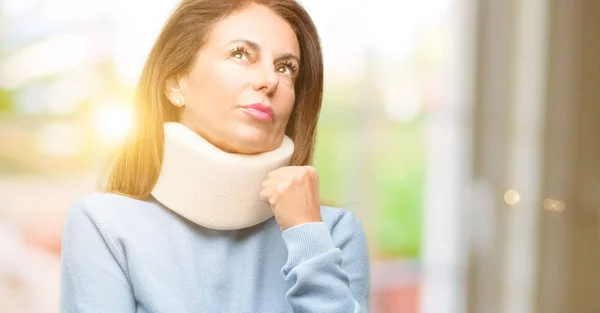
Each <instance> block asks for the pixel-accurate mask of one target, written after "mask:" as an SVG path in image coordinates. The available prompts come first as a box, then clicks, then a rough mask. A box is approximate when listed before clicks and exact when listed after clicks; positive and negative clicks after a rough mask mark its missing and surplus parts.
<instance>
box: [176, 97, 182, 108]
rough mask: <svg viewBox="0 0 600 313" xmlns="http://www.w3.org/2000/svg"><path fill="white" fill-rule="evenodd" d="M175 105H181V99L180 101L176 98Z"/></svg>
mask: <svg viewBox="0 0 600 313" xmlns="http://www.w3.org/2000/svg"><path fill="white" fill-rule="evenodd" d="M175 105H176V106H178V107H180V106H182V105H183V101H181V99H177V100H175Z"/></svg>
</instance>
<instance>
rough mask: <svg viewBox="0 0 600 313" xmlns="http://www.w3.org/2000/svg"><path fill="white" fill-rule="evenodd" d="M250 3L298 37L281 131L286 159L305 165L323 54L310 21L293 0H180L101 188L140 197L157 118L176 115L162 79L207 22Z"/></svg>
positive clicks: (180, 65) (147, 182)
mask: <svg viewBox="0 0 600 313" xmlns="http://www.w3.org/2000/svg"><path fill="white" fill-rule="evenodd" d="M251 3H257V4H261V5H265V6H267V7H269V8H270V9H271V10H273V11H274V12H275V13H276V14H278V15H279V16H281V17H282V18H283V19H284V20H286V21H287V22H288V23H289V24H290V26H291V27H292V29H293V30H294V32H295V33H296V37H297V39H298V43H299V45H300V53H301V56H302V63H301V66H300V73H299V75H298V78H297V80H296V83H295V89H296V102H295V104H294V109H293V111H292V114H291V116H290V120H289V122H288V125H287V128H286V130H285V132H286V135H287V136H289V137H290V138H291V139H292V140H293V141H294V144H295V151H294V154H293V155H292V160H291V165H309V164H311V162H312V155H313V151H314V144H315V136H316V125H317V119H318V116H319V112H320V110H321V102H322V97H323V57H322V52H321V43H320V40H319V36H318V33H317V30H316V27H315V25H314V23H313V21H312V19H311V18H310V16H309V15H308V13H307V12H306V11H305V9H304V8H303V7H302V6H301V5H300V4H299V3H298V2H296V1H295V0H183V1H182V2H181V3H180V4H179V6H178V7H177V8H176V9H175V11H174V12H173V14H172V15H171V17H170V18H169V19H168V20H167V22H166V24H165V25H164V27H163V29H162V31H161V33H160V35H159V37H158V39H157V40H156V43H155V44H154V46H153V48H152V50H151V52H150V54H149V56H148V59H147V61H146V64H145V65H144V69H143V71H142V75H141V78H140V82H139V86H138V94H137V99H136V108H135V109H136V112H135V124H134V130H133V132H132V133H131V136H130V138H129V140H127V142H126V143H125V144H124V146H123V147H122V149H120V151H119V153H118V154H117V155H116V158H115V160H114V163H112V167H111V169H110V172H109V176H108V180H107V182H106V188H105V189H106V191H107V192H112V193H118V194H123V195H127V196H130V197H133V198H138V199H143V198H145V197H147V196H148V195H149V194H150V192H151V191H152V189H153V188H154V185H155V183H156V181H157V179H158V175H159V173H160V169H161V166H162V156H163V149H164V146H163V144H164V143H163V141H164V134H163V124H164V123H165V122H169V121H178V120H179V111H178V109H177V108H176V107H175V106H174V105H172V104H171V103H170V102H169V100H168V99H167V97H166V95H165V83H166V81H167V80H168V79H170V78H173V77H177V76H178V75H182V74H185V73H187V71H188V70H189V69H190V66H191V64H192V63H193V61H194V58H195V56H196V54H197V52H198V51H199V50H200V49H201V48H202V46H203V45H204V44H205V42H206V41H207V39H208V36H209V34H210V31H211V30H212V28H213V26H214V25H215V24H216V23H217V22H218V21H220V20H222V19H224V18H226V17H227V16H229V15H231V14H233V13H235V12H237V11H239V10H242V9H243V8H245V7H246V6H248V5H249V4H251Z"/></svg>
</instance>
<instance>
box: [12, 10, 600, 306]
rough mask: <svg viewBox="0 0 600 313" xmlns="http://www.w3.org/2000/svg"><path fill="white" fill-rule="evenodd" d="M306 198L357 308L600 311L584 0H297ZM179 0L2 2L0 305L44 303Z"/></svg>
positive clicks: (594, 121)
mask: <svg viewBox="0 0 600 313" xmlns="http://www.w3.org/2000/svg"><path fill="white" fill-rule="evenodd" d="M301 2H302V3H303V4H304V5H305V7H306V8H307V10H308V11H309V13H311V15H312V16H313V18H314V20H315V22H316V24H317V27H318V28H319V31H320V34H321V37H322V41H323V47H324V54H325V66H326V85H325V99H324V105H323V111H322V114H321V119H320V124H319V129H318V139H317V149H316V155H315V166H316V167H317V169H318V171H319V173H320V178H321V195H322V197H323V200H324V201H326V202H328V203H333V204H335V205H338V206H341V207H345V208H348V209H351V210H353V211H354V212H355V213H356V214H357V215H358V216H359V218H360V219H361V220H362V221H363V224H364V226H365V229H366V231H367V235H368V238H369V245H370V249H371V252H370V253H371V260H372V312H374V313H388V312H389V313H417V312H423V313H459V312H460V313H462V312H469V313H471V312H473V313H496V312H497V313H500V312H502V313H538V312H543V313H559V312H560V313H562V312H568V313H588V312H589V313H592V312H600V297H599V296H598V295H600V268H599V266H600V240H599V239H600V231H599V228H598V223H599V221H600V215H599V214H598V212H599V209H600V166H599V165H598V162H599V161H600V140H598V136H600V58H599V56H600V1H594V0H588V1H586V0H569V1H567V0H510V1H498V0H420V1H412V0H395V1H390V0H371V1H370V2H366V1H358V0H346V1H341V0H327V1H322V0H321V1H318V0H303V1H301ZM177 3H178V1H177V0H161V1H151V2H149V1H142V0H119V1H117V0H102V1H100V0H79V1H66V0H0V312H3V313H4V312H6V313H34V312H35V313H46V312H47V313H52V312H54V313H56V312H58V309H57V308H58V279H59V262H60V259H59V257H60V249H61V247H60V238H61V228H62V223H63V220H64V217H65V213H66V212H67V210H68V209H69V208H70V206H71V205H72V204H73V202H74V201H75V199H76V198H78V197H81V196H83V195H85V194H87V193H89V192H92V191H94V190H95V189H96V188H97V183H98V179H99V177H100V176H99V174H100V172H101V171H102V170H103V169H104V166H105V165H106V162H107V158H108V157H109V156H110V153H111V152H112V151H113V150H114V149H115V148H116V147H117V146H118V145H119V143H120V142H121V140H122V139H123V138H124V136H125V134H126V133H127V131H128V129H129V126H130V125H129V118H130V115H131V105H132V103H133V98H134V93H135V89H136V83H137V79H138V76H139V74H140V72H141V69H142V66H143V63H144V62H145V58H146V56H147V54H148V52H149V51H150V48H151V46H152V44H153V42H154V39H155V38H156V36H157V35H158V32H159V31H160V28H161V27H162V24H163V23H164V21H165V20H166V18H167V17H168V15H169V14H170V12H171V10H172V9H173V8H174V7H175V5H176V4H177Z"/></svg>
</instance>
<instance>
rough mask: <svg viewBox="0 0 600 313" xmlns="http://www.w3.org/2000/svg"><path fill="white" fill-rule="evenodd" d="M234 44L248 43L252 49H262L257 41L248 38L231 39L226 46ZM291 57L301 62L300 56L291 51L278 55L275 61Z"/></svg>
mask: <svg viewBox="0 0 600 313" xmlns="http://www.w3.org/2000/svg"><path fill="white" fill-rule="evenodd" d="M232 44H242V45H246V46H248V47H250V49H252V50H256V51H260V45H259V44H258V43H257V42H254V41H252V40H248V39H244V38H237V39H234V40H232V41H230V42H229V43H227V44H226V45H225V46H229V45H232ZM291 59H294V60H296V62H298V64H300V58H299V57H298V56H296V55H295V54H293V53H289V52H286V53H283V54H281V55H280V56H278V57H277V58H276V59H275V62H278V61H281V60H291Z"/></svg>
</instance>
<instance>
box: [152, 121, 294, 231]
mask: <svg viewBox="0 0 600 313" xmlns="http://www.w3.org/2000/svg"><path fill="white" fill-rule="evenodd" d="M293 152H294V143H293V142H292V140H291V139H290V138H288V137H287V136H284V139H283V142H282V143H281V146H279V147H278V148H277V149H275V150H272V151H269V152H265V153H261V154H255V155H245V154H233V153H227V152H225V151H223V150H221V149H219V148H217V147H215V146H214V145H212V144H211V143H209V142H208V141H206V140H205V139H203V138H202V137H201V136H199V135H198V134H196V133H195V132H193V131H192V130H190V129H189V128H187V127H186V126H184V125H183V124H180V123H175V122H169V123H165V149H164V158H163V164H162V168H161V172H160V175H159V178H158V181H157V182H156V185H155V186H154V189H153V190H152V195H153V196H154V197H155V198H156V199H157V200H158V201H159V202H161V203H162V204H163V205H165V206H166V207H167V208H169V209H171V210H173V211H175V212H176V213H178V214H179V215H181V216H183V217H185V218H187V219H188V220H190V221H192V222H194V223H196V224H198V225H201V226H204V227H207V228H212V229H220V230H231V229H242V228H246V227H250V226H253V225H256V224H259V223H262V222H264V221H266V220H267V219H269V218H270V217H272V216H273V212H272V211H271V208H270V207H269V205H268V204H267V203H266V202H264V201H262V200H261V199H260V196H259V195H260V190H261V184H262V182H263V181H264V180H265V179H266V178H267V175H268V174H269V172H270V171H272V170H274V169H277V168H280V167H283V166H288V165H289V164H290V160H291V157H292V153H293Z"/></svg>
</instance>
